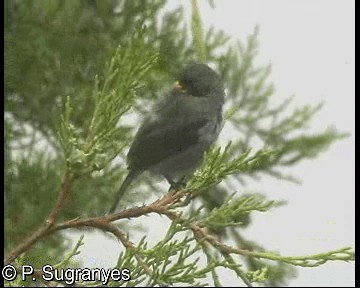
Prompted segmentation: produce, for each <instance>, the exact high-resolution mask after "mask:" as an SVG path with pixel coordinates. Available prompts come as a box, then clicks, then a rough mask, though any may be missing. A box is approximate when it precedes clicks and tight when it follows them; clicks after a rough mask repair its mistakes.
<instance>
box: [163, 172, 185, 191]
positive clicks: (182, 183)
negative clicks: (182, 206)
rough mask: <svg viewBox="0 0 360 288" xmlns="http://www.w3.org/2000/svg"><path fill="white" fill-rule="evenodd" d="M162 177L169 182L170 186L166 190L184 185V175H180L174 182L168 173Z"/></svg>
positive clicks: (176, 188)
mask: <svg viewBox="0 0 360 288" xmlns="http://www.w3.org/2000/svg"><path fill="white" fill-rule="evenodd" d="M164 177H165V179H166V180H167V181H168V182H169V184H170V188H169V191H168V192H170V191H172V190H179V189H182V188H185V187H186V181H185V179H186V177H185V176H183V177H181V178H180V179H179V181H177V182H175V181H174V180H173V179H172V178H171V177H170V176H169V175H164Z"/></svg>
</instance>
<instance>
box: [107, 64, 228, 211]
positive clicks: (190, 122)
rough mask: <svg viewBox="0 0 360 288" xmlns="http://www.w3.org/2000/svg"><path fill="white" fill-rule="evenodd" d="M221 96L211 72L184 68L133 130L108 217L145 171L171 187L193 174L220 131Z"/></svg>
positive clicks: (204, 67) (198, 66) (217, 80)
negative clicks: (125, 170)
mask: <svg viewBox="0 0 360 288" xmlns="http://www.w3.org/2000/svg"><path fill="white" fill-rule="evenodd" d="M224 97H225V92H224V85H223V81H222V80H221V78H220V77H219V75H218V74H217V73H216V72H215V71H214V70H212V69H211V68H210V67H208V66H207V65H205V64H202V63H190V64H187V65H186V66H185V68H184V69H183V71H182V72H181V74H180V76H179V78H178V81H176V82H175V85H174V87H173V89H172V90H171V91H170V92H169V93H168V94H167V95H166V97H165V98H164V99H162V100H161V101H160V102H159V103H158V104H157V105H156V106H155V109H154V110H153V113H152V114H151V115H150V116H148V117H147V118H146V119H144V121H143V123H142V124H141V126H140V128H139V130H138V131H137V133H136V136H135V139H134V141H133V143H132V145H131V147H130V150H129V153H128V155H127V164H128V170H129V172H128V175H127V176H126V178H125V180H124V182H123V183H122V185H121V187H120V189H119V192H118V194H117V195H116V198H115V202H114V204H113V206H112V207H111V209H110V212H109V213H113V212H114V211H115V209H116V207H117V205H118V203H119V200H120V198H121V197H122V196H123V195H124V193H125V191H126V189H127V187H128V186H129V185H130V184H131V182H132V181H134V180H135V179H136V178H137V177H138V176H139V175H140V174H142V173H143V172H144V171H146V170H147V171H150V172H151V173H153V174H157V175H162V176H164V177H165V178H166V179H167V181H168V182H169V183H170V185H171V187H174V186H176V184H178V183H180V182H181V181H183V179H184V177H185V176H187V175H189V174H191V173H192V172H194V171H195V170H196V168H197V167H198V166H199V165H200V164H201V162H202V160H203V156H204V152H205V151H206V150H207V149H208V148H209V147H210V146H211V145H212V144H213V143H214V141H215V140H216V138H217V136H218V134H219V132H220V128H221V122H222V106H223V104H224Z"/></svg>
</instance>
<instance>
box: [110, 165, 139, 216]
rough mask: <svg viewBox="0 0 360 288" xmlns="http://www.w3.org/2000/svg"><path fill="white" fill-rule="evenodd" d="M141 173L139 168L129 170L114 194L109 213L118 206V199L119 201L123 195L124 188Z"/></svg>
mask: <svg viewBox="0 0 360 288" xmlns="http://www.w3.org/2000/svg"><path fill="white" fill-rule="evenodd" d="M141 173H142V171H140V170H130V171H129V173H128V175H127V176H126V178H125V180H124V182H123V183H122V184H121V186H120V189H119V192H118V193H117V194H116V197H115V201H114V204H113V205H112V206H111V209H110V211H109V214H112V213H114V212H115V209H116V207H117V206H118V204H119V201H120V199H121V197H122V196H123V195H124V193H125V191H126V189H127V188H128V186H129V185H130V184H131V182H133V181H134V180H135V179H136V178H137V177H138V176H139V175H140V174H141Z"/></svg>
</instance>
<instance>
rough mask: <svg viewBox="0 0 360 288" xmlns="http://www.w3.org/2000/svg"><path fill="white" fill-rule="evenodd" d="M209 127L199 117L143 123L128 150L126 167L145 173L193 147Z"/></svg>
mask: <svg viewBox="0 0 360 288" xmlns="http://www.w3.org/2000/svg"><path fill="white" fill-rule="evenodd" d="M208 123H209V119H208V118H207V117H204V116H199V115H197V116H195V117H187V116H186V115H182V116H181V115H180V116H179V115H176V118H175V117H170V118H166V119H164V118H161V119H157V120H154V121H148V122H146V121H145V122H144V124H143V125H142V126H141V127H140V129H139V131H138V132H137V134H136V136H135V140H134V142H133V144H132V146H131V148H130V150H129V153H128V161H129V163H128V164H129V167H134V168H139V169H147V168H149V167H151V166H154V165H156V164H158V163H159V162H161V161H162V160H164V159H166V158H168V157H169V156H172V155H174V154H175V153H178V152H181V151H184V150H186V149H187V148H189V147H191V146H193V145H196V144H197V143H199V141H200V140H201V139H200V137H201V135H200V134H199V130H200V129H201V128H203V127H205V125H207V124H208Z"/></svg>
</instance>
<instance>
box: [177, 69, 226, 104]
mask: <svg viewBox="0 0 360 288" xmlns="http://www.w3.org/2000/svg"><path fill="white" fill-rule="evenodd" d="M176 88H177V89H179V90H180V91H182V92H184V93H186V94H189V95H191V96H194V97H217V98H224V85H223V82H222V80H221V78H220V76H219V75H218V74H217V73H216V72H215V71H214V70H212V69H211V68H210V67H209V66H207V65H206V64H202V63H195V62H191V63H189V64H187V65H186V66H185V68H184V69H183V70H182V72H181V73H180V75H179V78H178V81H177V82H176Z"/></svg>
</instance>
